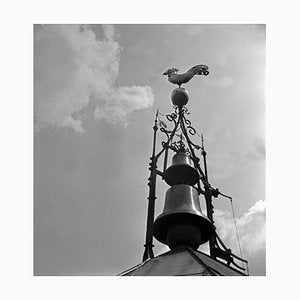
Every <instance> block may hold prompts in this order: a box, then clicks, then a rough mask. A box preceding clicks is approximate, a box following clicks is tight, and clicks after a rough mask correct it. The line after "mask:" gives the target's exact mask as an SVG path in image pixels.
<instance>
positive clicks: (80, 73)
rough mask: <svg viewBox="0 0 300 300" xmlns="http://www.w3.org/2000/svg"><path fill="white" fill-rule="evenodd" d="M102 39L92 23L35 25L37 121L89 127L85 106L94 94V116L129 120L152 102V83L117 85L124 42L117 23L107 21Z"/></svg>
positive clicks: (42, 124) (39, 125)
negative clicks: (117, 34) (119, 37)
mask: <svg viewBox="0 0 300 300" xmlns="http://www.w3.org/2000/svg"><path fill="white" fill-rule="evenodd" d="M103 34H104V38H103V39H102V40H97V39H96V36H95V33H94V32H93V31H92V29H91V28H90V27H89V26H86V25H85V26H80V25H44V26H41V25H38V26H36V27H35V49H34V50H35V66H34V69H35V70H34V71H35V72H34V73H35V80H34V83H35V123H36V129H40V128H43V127H46V126H52V127H71V128H73V129H74V130H75V131H77V132H83V131H84V129H83V126H82V121H81V119H80V113H79V114H77V115H78V117H77V118H75V117H74V114H75V113H78V112H80V111H81V110H82V109H83V108H84V107H86V106H87V105H88V104H89V102H90V101H91V100H93V102H95V103H96V109H95V112H94V117H95V118H96V119H97V120H99V119H104V120H106V121H108V122H111V123H115V122H119V121H120V122H126V120H127V118H128V115H129V114H130V113H131V112H133V111H134V110H139V109H143V108H147V107H150V106H151V105H152V104H153V101H154V97H153V94H152V91H151V88H150V87H148V86H144V87H142V86H129V87H116V86H115V80H116V78H117V76H118V73H119V59H120V51H121V47H120V45H119V44H118V42H117V41H116V40H115V33H114V27H113V26H111V25H104V26H103Z"/></svg>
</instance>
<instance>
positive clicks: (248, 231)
mask: <svg viewBox="0 0 300 300" xmlns="http://www.w3.org/2000/svg"><path fill="white" fill-rule="evenodd" d="M215 222H216V227H217V232H218V234H219V236H220V237H221V239H222V240H223V242H224V243H225V245H226V246H227V247H228V248H230V249H232V250H233V252H234V253H235V254H237V255H239V248H238V242H237V236H236V230H235V225H234V221H233V217H232V214H231V213H230V212H228V211H221V210H219V209H216V210H215ZM236 222H237V227H238V233H239V237H240V244H241V249H242V252H243V257H244V258H246V259H247V260H248V261H249V263H250V266H251V262H255V260H257V259H263V260H264V257H265V252H266V241H265V238H266V202H265V201H264V200H259V201H257V202H256V203H254V204H253V206H251V207H250V208H249V210H248V211H247V212H246V213H244V215H242V216H241V217H240V218H236Z"/></svg>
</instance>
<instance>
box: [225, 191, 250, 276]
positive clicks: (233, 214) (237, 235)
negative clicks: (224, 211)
mask: <svg viewBox="0 0 300 300" xmlns="http://www.w3.org/2000/svg"><path fill="white" fill-rule="evenodd" d="M227 198H229V200H230V204H231V210H232V216H233V221H234V225H235V231H236V237H237V240H238V245H239V251H240V255H241V258H243V253H242V248H241V243H240V237H239V231H238V227H237V223H236V218H235V213H234V208H233V203H232V198H231V197H227ZM243 259H244V258H243ZM242 264H243V267H244V268H245V264H244V262H242ZM246 268H247V273H248V275H249V267H248V263H246Z"/></svg>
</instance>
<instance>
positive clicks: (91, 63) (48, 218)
mask: <svg viewBox="0 0 300 300" xmlns="http://www.w3.org/2000/svg"><path fill="white" fill-rule="evenodd" d="M265 34H266V26H265V24H202V25H201V24H164V25H160V24H147V25H145V24H144V25H142V24H92V25H87V24H80V25H75V24H46V25H45V24H44V25H43V24H35V25H34V121H35V124H34V126H35V127H34V129H35V136H34V274H35V275H124V276H125V275H127V276H177V275H182V276H264V275H265V274H266V266H265V262H266V255H265V252H266V242H265V240H266V239H265V225H266V224H265V223H266V222H265V213H266V200H265V198H266V197H265V127H264V126H265V94H264V88H265ZM149 176H150V177H149Z"/></svg>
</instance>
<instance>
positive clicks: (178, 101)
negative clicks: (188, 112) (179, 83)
mask: <svg viewBox="0 0 300 300" xmlns="http://www.w3.org/2000/svg"><path fill="white" fill-rule="evenodd" d="M171 100H172V103H173V104H174V105H177V106H183V105H186V104H187V103H188V101H189V94H188V92H187V91H186V90H185V89H184V88H182V87H179V88H177V89H175V90H173V92H172V94H171Z"/></svg>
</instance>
